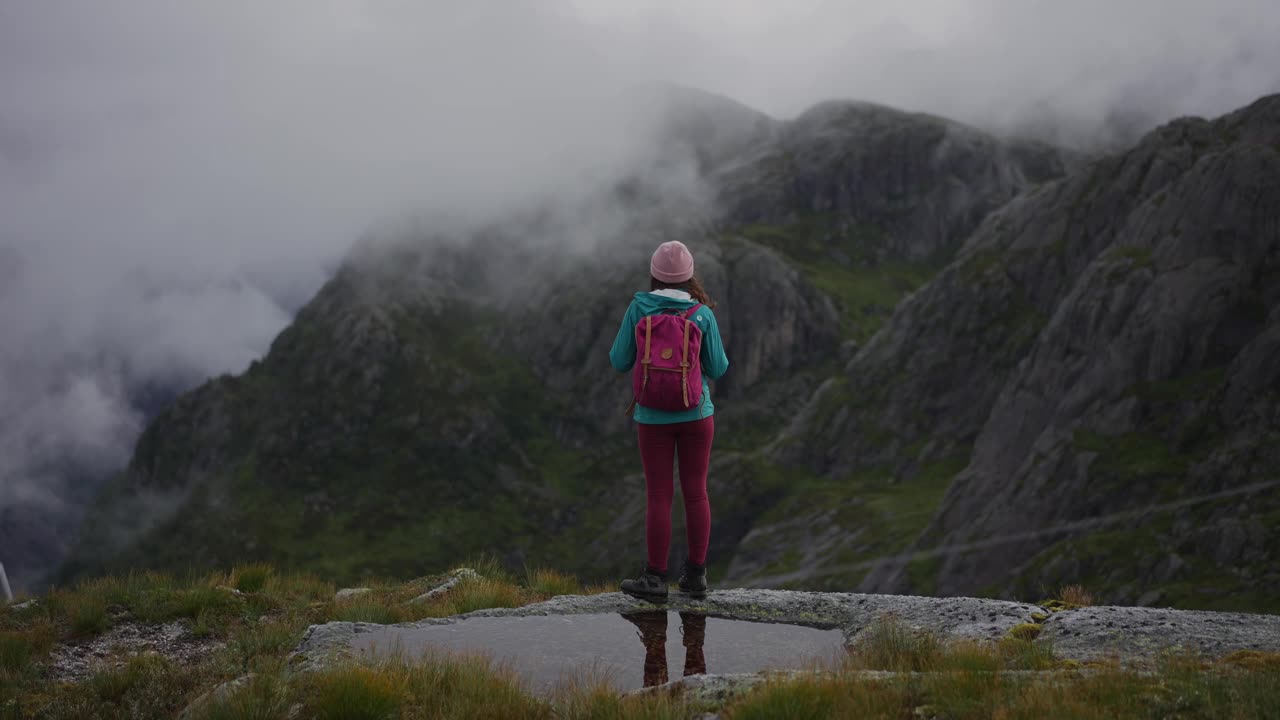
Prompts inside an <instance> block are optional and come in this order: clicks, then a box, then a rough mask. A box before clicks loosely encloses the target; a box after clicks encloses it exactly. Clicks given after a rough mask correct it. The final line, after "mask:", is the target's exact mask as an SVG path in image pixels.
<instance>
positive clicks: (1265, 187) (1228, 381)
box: [739, 97, 1280, 609]
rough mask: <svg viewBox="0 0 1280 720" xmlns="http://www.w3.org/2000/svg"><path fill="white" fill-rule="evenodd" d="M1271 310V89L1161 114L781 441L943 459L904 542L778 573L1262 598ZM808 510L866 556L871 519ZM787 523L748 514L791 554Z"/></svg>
mask: <svg viewBox="0 0 1280 720" xmlns="http://www.w3.org/2000/svg"><path fill="white" fill-rule="evenodd" d="M1278 301H1280V97H1269V98H1264V99H1262V100H1260V101H1258V102H1257V103H1255V104H1254V105H1252V106H1250V107H1248V108H1245V109H1243V110H1241V111H1239V112H1237V113H1234V114H1232V115H1229V116H1227V117H1224V118H1221V119H1219V120H1216V121H1213V122H1209V121H1205V120H1200V119H1183V120H1178V121H1175V122H1173V123H1171V124H1169V125H1167V126H1165V127H1162V128H1160V129H1158V130H1156V131H1155V132H1153V133H1151V134H1150V135H1148V136H1147V137H1146V138H1145V139H1144V140H1143V141H1142V142H1141V143H1140V144H1139V145H1138V146H1137V147H1135V148H1133V149H1132V150H1130V151H1128V152H1126V153H1123V154H1120V155H1116V156H1113V157H1108V158H1105V159H1102V160H1099V161H1098V162H1096V163H1094V164H1092V165H1089V166H1088V167H1086V168H1084V169H1083V170H1081V171H1080V172H1078V173H1075V174H1073V175H1071V176H1070V177H1068V178H1065V179H1062V180H1059V181H1057V182H1053V183H1049V184H1046V185H1043V186H1041V187H1039V188H1036V189H1034V190H1032V191H1030V192H1028V193H1026V194H1024V195H1022V196H1020V197H1019V198H1017V199H1015V200H1014V201H1012V202H1010V203H1009V204H1007V205H1006V206H1004V207H1003V208H1001V209H999V210H998V211H996V212H994V213H992V214H991V215H989V216H988V217H987V219H986V220H985V221H984V222H983V224H982V226H981V227H980V228H979V229H978V230H977V231H976V232H975V233H974V234H973V235H972V236H971V237H970V238H969V240H968V241H967V242H966V244H965V246H964V248H963V250H962V251H961V252H960V253H959V256H958V257H957V258H956V260H955V261H954V262H953V263H952V264H951V265H950V266H948V267H947V268H946V269H945V270H944V271H943V272H942V273H941V274H940V275H939V276H938V277H937V278H936V279H935V280H934V281H933V282H931V283H930V284H929V285H928V286H926V287H925V288H923V289H922V290H921V291H920V292H918V293H916V294H914V295H913V296H911V297H910V298H908V299H907V300H905V301H904V302H903V303H902V304H901V306H900V307H899V308H898V309H897V311H896V312H895V314H894V317H893V318H892V320H891V321H890V322H889V323H888V324H887V326H886V327H885V328H884V330H883V331H882V332H881V333H879V334H878V335H877V336H876V337H875V338H874V339H873V340H872V342H871V343H870V344H869V345H868V346H867V347H866V348H864V349H863V350H862V351H861V352H860V353H859V354H858V355H857V357H855V358H853V359H852V360H851V361H850V362H849V364H848V365H847V366H846V367H845V372H844V373H843V374H842V375H841V376H839V377H837V378H835V379H833V380H830V381H828V382H827V383H826V384H825V386H824V387H823V389H822V390H821V391H819V392H818V393H817V394H816V395H815V396H814V398H813V399H812V401H811V402H810V404H809V406H808V407H807V408H806V410H805V411H804V412H803V413H802V414H801V415H800V416H799V417H798V418H797V420H796V421H795V422H794V423H793V424H792V426H791V427H790V428H789V430H788V433H787V436H788V438H789V439H790V440H792V443H793V444H792V445H790V446H784V447H783V448H781V449H779V450H778V451H777V454H778V456H779V457H780V458H781V459H782V460H783V461H785V462H793V463H801V464H804V465H807V466H809V467H811V468H812V469H813V471H814V472H817V473H819V474H821V475H824V476H826V477H829V478H845V477H849V476H855V477H856V476H860V475H861V476H865V477H866V478H867V479H868V481H869V482H882V483H886V484H893V483H902V484H915V485H920V484H921V477H922V476H923V475H926V474H927V473H925V472H924V470H923V469H922V468H927V467H928V463H930V462H934V461H937V462H943V461H947V462H953V463H954V464H953V465H952V466H951V467H948V468H947V471H946V472H944V473H942V474H941V475H939V476H938V478H937V480H938V482H937V483H936V485H934V486H933V491H934V492H935V494H936V499H937V500H938V504H937V505H936V508H937V509H936V511H934V510H933V509H932V508H931V509H930V510H929V513H928V514H929V518H928V522H927V524H926V525H925V526H924V527H923V528H922V530H921V532H920V534H919V535H918V536H916V537H915V538H914V540H913V541H912V543H911V546H910V548H909V550H910V552H908V553H904V554H902V555H901V556H898V557H893V558H886V559H881V560H880V561H878V562H872V563H864V564H863V565H861V566H858V565H857V562H856V561H857V560H865V559H866V558H862V557H857V556H854V557H845V558H843V559H841V558H838V557H837V555H838V553H834V552H833V553H829V554H827V555H826V556H824V557H823V558H821V559H819V560H818V561H816V562H814V563H812V564H810V565H808V566H806V567H803V568H798V570H799V572H796V573H792V574H791V575H790V576H789V579H791V580H793V581H796V580H800V579H801V578H803V577H806V576H809V577H814V576H815V572H814V571H815V570H817V571H819V572H821V568H822V566H824V565H828V566H838V565H845V566H850V565H852V566H854V567H852V568H849V569H848V570H847V571H846V572H843V573H837V577H840V579H841V580H842V581H844V582H858V583H859V584H860V585H861V586H862V587H864V588H877V589H881V590H892V591H896V592H906V591H912V592H926V593H931V592H937V593H942V594H955V593H990V594H1006V595H1034V594H1036V593H1037V592H1040V591H1042V590H1043V589H1044V588H1054V587H1057V586H1058V585H1059V584H1061V583H1064V582H1083V583H1086V584H1087V585H1089V587H1091V588H1093V589H1094V590H1095V592H1101V593H1104V594H1105V595H1106V596H1108V597H1114V598H1125V599H1128V600H1130V601H1141V602H1144V603H1152V602H1170V603H1174V604H1179V605H1188V606H1206V607H1220V608H1222V607H1236V608H1263V607H1265V608H1270V609H1275V608H1276V605H1275V602H1276V601H1275V598H1277V597H1280V592H1278V591H1280V565H1277V561H1278V560H1280V557H1277V555H1276V549H1277V548H1280V537H1278V536H1277V533H1280V514H1277V510H1280V475H1277V468H1280V464H1278V463H1277V460H1278V458H1277V455H1276V453H1277V449H1280V443H1277V440H1278V439H1280V435H1278V434H1277V433H1278V431H1280V422H1277V421H1278V420H1280V415H1277V413H1278V412H1280V405H1278V404H1277V400H1278V399H1280V374H1277V373H1278V372H1280V370H1278V368H1280V365H1277V363H1276V360H1277V359H1278V355H1277V353H1280V344H1278V343H1280V313H1278V312H1277V302H1278ZM921 491H922V492H923V489H922V490H921ZM930 499H931V500H932V499H933V498H930ZM849 502H850V503H852V504H854V505H855V506H857V505H860V504H861V503H860V502H859V498H857V497H856V496H854V497H850V498H849ZM824 512H825V509H824ZM820 514H821V513H819V512H816V511H811V512H810V513H807V514H804V515H802V516H795V515H792V516H791V517H790V518H789V522H791V523H792V524H796V525H803V524H805V523H806V521H810V520H812V521H813V522H814V523H815V524H817V525H818V526H819V527H823V528H826V529H828V530H831V532H832V535H833V538H834V539H833V540H832V542H833V544H834V545H835V546H837V547H839V548H842V549H845V548H849V547H857V546H858V545H859V544H860V543H862V542H865V541H864V540H861V539H860V537H859V536H860V535H861V534H865V533H866V532H868V531H869V530H868V529H866V528H861V527H858V526H856V525H855V524H842V523H841V522H840V521H839V520H838V519H837V520H835V521H830V522H820V521H819V520H818V516H819V515H820ZM785 527H786V526H785V525H783V524H775V525H767V524H761V525H758V526H757V527H756V528H755V529H753V534H754V535H756V536H757V537H755V538H752V537H748V538H747V539H746V540H745V541H744V545H747V546H751V545H753V544H756V545H761V546H763V545H765V544H768V545H771V546H773V547H780V546H785V545H786V536H787V534H786V532H785ZM833 528H839V529H840V531H839V532H836V531H835V530H833ZM808 532H813V530H811V529H810V530H808ZM774 554H776V551H774ZM745 556H746V555H744V557H745ZM761 562H762V559H761V558H757V559H756V560H755V566H756V567H759V566H760V564H761ZM749 572H750V569H749V566H747V565H745V564H744V565H742V567H741V568H740V569H739V574H741V575H747V574H749Z"/></svg>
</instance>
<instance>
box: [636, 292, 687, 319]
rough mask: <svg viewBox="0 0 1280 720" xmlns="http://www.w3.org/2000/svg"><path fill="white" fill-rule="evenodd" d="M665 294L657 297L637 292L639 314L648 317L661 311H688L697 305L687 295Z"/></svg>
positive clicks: (682, 293)
mask: <svg viewBox="0 0 1280 720" xmlns="http://www.w3.org/2000/svg"><path fill="white" fill-rule="evenodd" d="M666 293H670V294H666ZM666 293H664V294H661V295H659V294H657V293H651V292H638V293H636V306H637V307H638V308H639V309H640V312H641V313H644V314H645V315H649V314H652V313H655V312H662V311H663V310H688V309H689V308H691V307H693V306H694V305H697V304H698V303H697V301H695V300H694V299H693V298H690V297H689V294H688V293H685V292H679V293H678V294H677V293H674V292H671V291H666Z"/></svg>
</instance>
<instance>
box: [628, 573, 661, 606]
mask: <svg viewBox="0 0 1280 720" xmlns="http://www.w3.org/2000/svg"><path fill="white" fill-rule="evenodd" d="M622 592H624V593H626V594H628V595H630V596H631V597H635V598H640V599H641V600H648V601H650V602H666V601H667V574H666V573H665V572H658V571H657V570H654V569H653V568H652V567H650V566H649V565H648V564H645V566H644V570H642V571H641V572H640V577H638V578H636V579H634V580H623V581H622Z"/></svg>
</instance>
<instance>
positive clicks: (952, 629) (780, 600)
mask: <svg viewBox="0 0 1280 720" xmlns="http://www.w3.org/2000/svg"><path fill="white" fill-rule="evenodd" d="M661 608H665V609H668V610H674V611H687V612H694V613H699V614H702V615H707V616H710V617H720V618H729V619H736V620H751V621H756V622H772V623H789V624H795V625H806V626H809V627H814V628H824V629H839V630H840V631H841V632H842V633H843V634H844V637H845V640H846V642H855V641H856V640H857V638H858V636H859V634H860V633H861V632H862V631H864V630H865V629H867V628H868V627H870V626H872V625H873V624H874V623H876V622H877V621H880V620H882V619H884V618H886V617H890V616H891V617H893V618H894V619H895V620H896V621H897V622H899V623H901V624H902V625H903V626H905V627H910V628H918V629H921V630H927V631H930V632H933V633H936V634H937V635H939V636H941V637H943V638H956V639H961V638H963V639H973V640H994V639H997V638H1000V637H1003V636H1005V635H1006V634H1007V633H1008V632H1009V630H1010V629H1011V628H1013V627H1014V626H1015V625H1020V624H1022V623H1029V622H1031V621H1032V618H1031V616H1032V614H1033V613H1043V612H1046V611H1045V610H1044V609H1043V608H1041V607H1039V606H1036V605H1030V604H1027V603H1017V602H1008V601H1004V600H984V599H979V598H929V597H915V596H906V595H863V594H857V593H823V592H800V591H792V590H742V589H739V590H717V591H714V592H712V593H711V594H710V595H708V596H707V598H706V599H705V600H693V599H690V598H687V597H683V596H678V595H672V596H671V600H670V601H669V602H668V603H665V604H664V605H655V604H654V603H649V602H644V601H641V600H636V599H635V598H632V597H629V596H627V595H623V594H622V593H616V592H614V593H602V594H600V595H564V596H561V597H556V598H552V599H551V600H547V601H545V602H541V603H536V604H533V605H526V606H524V607H519V608H497V609H492V610H478V611H476V612H472V613H468V614H466V615H462V616H457V617H452V618H440V619H431V620H423V621H421V622H418V623H408V624H404V625H401V626H398V627H408V628H412V627H423V626H428V625H439V624H445V623H454V622H460V621H462V620H465V619H467V618H480V617H524V616H537V615H582V614H604V613H622V612H633V611H636V610H656V609H661ZM383 628H384V626H381V625H373V624H370V623H348V622H334V623H326V624H324V625H313V626H312V627H311V628H309V629H308V630H307V633H306V635H304V636H303V640H302V643H301V644H300V645H299V646H298V649H297V651H296V652H295V654H294V658H295V662H297V663H298V664H299V665H300V666H301V667H302V668H304V669H305V668H310V667H318V666H320V665H322V664H323V663H324V662H325V661H326V659H327V658H329V657H331V656H335V655H337V656H350V655H351V648H352V646H353V643H355V642H356V637H357V636H359V635H363V634H367V633H378V632H381V631H382V629H383Z"/></svg>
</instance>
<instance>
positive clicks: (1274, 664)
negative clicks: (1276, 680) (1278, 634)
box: [1219, 650, 1280, 672]
mask: <svg viewBox="0 0 1280 720" xmlns="http://www.w3.org/2000/svg"><path fill="white" fill-rule="evenodd" d="M1219 662H1221V663H1223V664H1225V665H1232V666H1235V667H1238V668H1243V669H1245V670H1267V671H1271V672H1280V653H1272V652H1262V651H1260V650H1237V651H1235V652H1233V653H1231V654H1229V655H1227V656H1225V657H1223V658H1222V659H1221V660H1220V661H1219Z"/></svg>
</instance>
